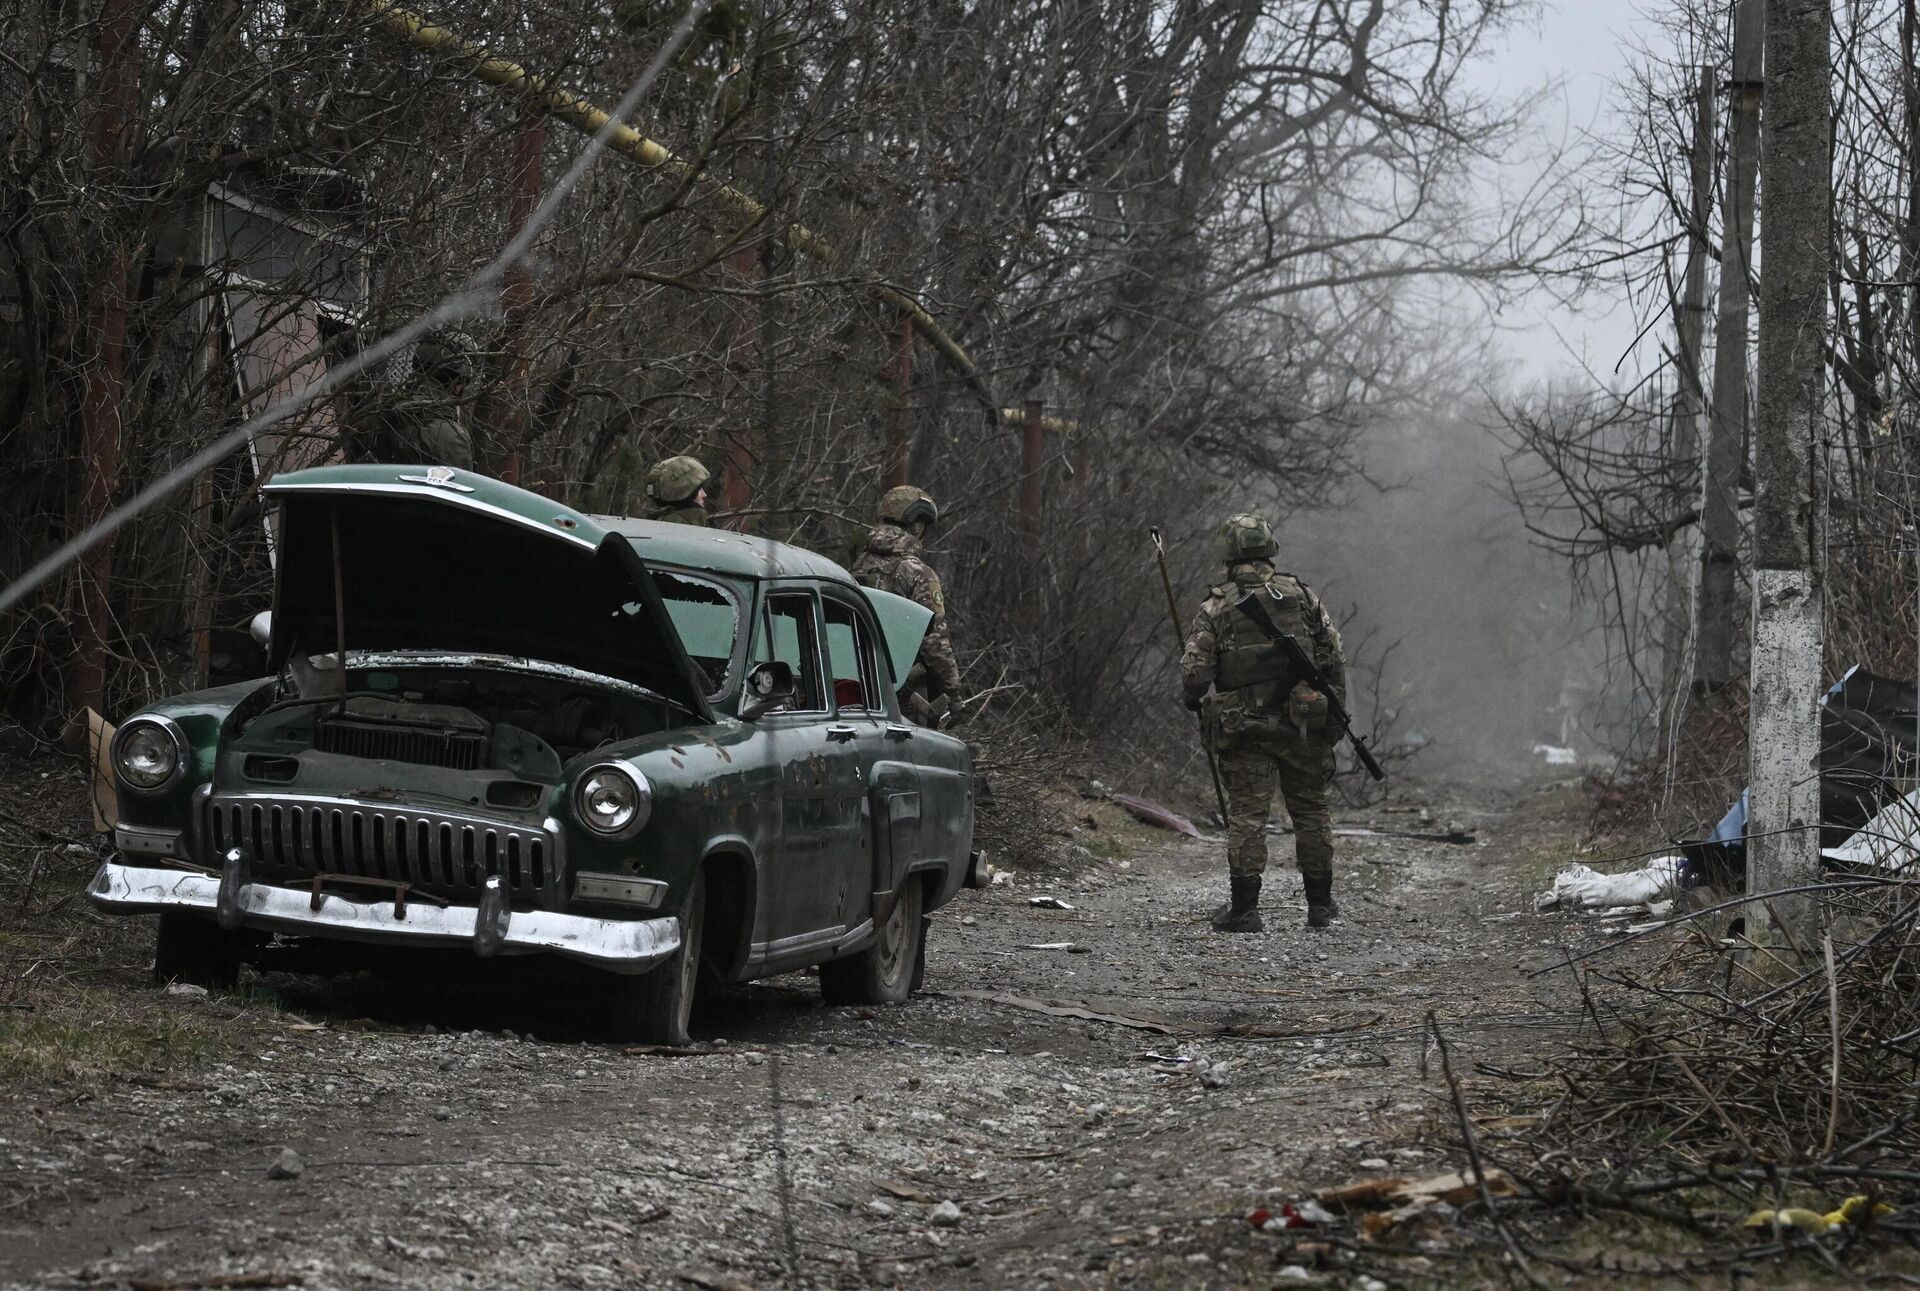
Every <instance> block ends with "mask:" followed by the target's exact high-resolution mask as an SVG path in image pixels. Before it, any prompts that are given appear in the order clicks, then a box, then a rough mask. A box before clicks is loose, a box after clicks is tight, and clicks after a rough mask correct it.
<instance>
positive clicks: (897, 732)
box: [887, 722, 913, 740]
mask: <svg viewBox="0 0 1920 1291" xmlns="http://www.w3.org/2000/svg"><path fill="white" fill-rule="evenodd" d="M887 738H888V739H890V740H910V739H912V738H913V728H912V727H911V726H898V725H895V724H894V723H892V722H888V723H887Z"/></svg>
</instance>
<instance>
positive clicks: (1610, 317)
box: [1479, 0, 1652, 380]
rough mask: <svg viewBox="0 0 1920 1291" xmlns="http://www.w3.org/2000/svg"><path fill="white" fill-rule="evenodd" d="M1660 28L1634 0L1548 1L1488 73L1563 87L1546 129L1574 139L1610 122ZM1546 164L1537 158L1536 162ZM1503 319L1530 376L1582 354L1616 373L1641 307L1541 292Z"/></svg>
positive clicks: (1505, 84)
mask: <svg viewBox="0 0 1920 1291" xmlns="http://www.w3.org/2000/svg"><path fill="white" fill-rule="evenodd" d="M1651 34H1652V33H1651V31H1650V30H1649V25H1648V24H1647V23H1646V22H1645V20H1644V19H1642V18H1641V17H1640V7H1639V6H1638V5H1636V4H1634V3H1632V2H1631V0H1544V4H1543V7H1542V10H1541V12H1540V14H1539V15H1538V16H1537V17H1536V18H1535V19H1534V20H1533V21H1531V22H1530V23H1528V24H1526V25H1525V26H1524V27H1522V28H1521V29H1520V30H1518V31H1516V32H1515V33H1514V35H1513V38H1512V40H1511V41H1509V43H1508V46H1507V48H1506V50H1505V51H1504V52H1503V53H1502V54H1501V55H1500V56H1499V57H1497V58H1490V59H1488V60H1487V61H1486V62H1485V63H1484V64H1483V65H1482V66H1481V67H1480V69H1479V74H1480V76H1481V77H1483V78H1484V80H1485V83H1486V84H1487V85H1488V86H1490V87H1497V88H1505V89H1510V90H1514V91H1521V90H1526V89H1537V88H1539V87H1541V86H1543V85H1548V84H1552V85H1555V86H1556V87H1557V88H1556V90H1555V93H1554V95H1553V96H1552V98H1551V100H1550V105H1551V106H1549V107H1547V108H1545V109H1544V110H1543V111H1542V113H1541V116H1540V120H1539V127H1540V130H1541V132H1542V135H1543V138H1544V139H1545V140H1546V141H1548V142H1552V143H1572V142H1574V141H1576V140H1577V139H1578V137H1579V135H1580V133H1581V132H1582V131H1590V130H1597V131H1605V130H1606V129H1607V127H1608V121H1607V117H1606V113H1607V111H1608V110H1609V109H1610V107H1611V106H1612V103H1613V101H1614V98H1615V95H1614V93H1613V82H1614V81H1615V79H1616V78H1617V77H1618V76H1619V74H1620V72H1621V70H1622V68H1623V67H1624V66H1625V63H1626V59H1627V55H1628V52H1629V51H1630V49H1631V47H1632V45H1633V43H1634V41H1635V40H1636V38H1642V39H1644V38H1646V37H1648V36H1650V35H1651ZM1538 165H1539V162H1538V159H1535V160H1534V161H1533V162H1532V168H1533V169H1535V170H1537V169H1538ZM1527 169H1528V163H1527V162H1525V161H1519V162H1516V165H1515V170H1516V172H1517V173H1516V174H1515V175H1514V176H1512V177H1510V179H1509V182H1510V183H1512V182H1514V181H1516V180H1519V179H1522V178H1524V177H1525V175H1524V172H1525V171H1526V170H1527ZM1498 322H1499V324H1500V326H1501V344H1502V347H1503V348H1504V349H1505V351H1506V353H1507V354H1508V356H1509V357H1510V359H1511V360H1512V361H1513V363H1514V365H1515V368H1516V371H1515V374H1514V375H1515V376H1516V377H1517V378H1519V379H1522V380H1525V379H1542V378H1546V377H1549V376H1551V375H1553V374H1554V373H1555V372H1560V371H1569V370H1572V369H1574V368H1575V367H1576V365H1577V364H1578V363H1579V362H1580V360H1581V359H1584V360H1585V362H1586V363H1587V365H1589V366H1590V367H1591V368H1592V369H1593V370H1594V371H1596V372H1603V373H1610V372H1611V371H1612V370H1613V368H1614V365H1615V364H1616V363H1617V362H1618V361H1619V359H1620V356H1621V354H1622V352H1623V351H1624V350H1626V348H1627V347H1628V346H1629V345H1630V344H1631V343H1632V342H1633V337H1634V332H1635V325H1634V322H1633V319H1632V317H1631V311H1629V310H1628V309H1627V308H1626V307H1625V306H1624V305H1619V304H1617V303H1614V302H1612V301H1610V300H1609V299H1608V298H1606V296H1605V295H1604V294H1602V293H1597V294H1595V296H1594V297H1593V298H1592V299H1591V300H1589V301H1587V302H1585V304H1584V305H1583V306H1582V308H1580V309H1579V310H1577V311H1575V310H1569V309H1566V308H1563V307H1561V306H1560V305H1559V304H1558V303H1557V302H1555V301H1553V300H1552V299H1551V298H1549V297H1548V295H1547V294H1546V293H1538V294H1536V295H1535V296H1534V297H1532V298H1530V299H1529V300H1528V301H1527V302H1526V303H1525V304H1524V305H1523V306H1521V307H1520V308H1518V309H1515V310H1510V311H1508V312H1507V313H1506V314H1504V315H1503V316H1501V317H1500V318H1499V320H1498Z"/></svg>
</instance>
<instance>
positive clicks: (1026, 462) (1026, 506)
mask: <svg viewBox="0 0 1920 1291" xmlns="http://www.w3.org/2000/svg"><path fill="white" fill-rule="evenodd" d="M1045 412H1046V405H1045V404H1044V403H1042V402H1041V401H1040V400H1038V399H1029V400H1027V401H1026V404H1025V405H1024V407H1023V408H1022V411H1021V415H1020V536H1021V537H1022V538H1024V539H1025V540H1026V542H1027V544H1028V546H1029V548H1031V546H1032V544H1034V543H1036V542H1038V541H1039V540H1040V503H1041V493H1040V464H1041V463H1042V462H1043V461H1045V460H1046V452H1047V431H1046V425H1045Z"/></svg>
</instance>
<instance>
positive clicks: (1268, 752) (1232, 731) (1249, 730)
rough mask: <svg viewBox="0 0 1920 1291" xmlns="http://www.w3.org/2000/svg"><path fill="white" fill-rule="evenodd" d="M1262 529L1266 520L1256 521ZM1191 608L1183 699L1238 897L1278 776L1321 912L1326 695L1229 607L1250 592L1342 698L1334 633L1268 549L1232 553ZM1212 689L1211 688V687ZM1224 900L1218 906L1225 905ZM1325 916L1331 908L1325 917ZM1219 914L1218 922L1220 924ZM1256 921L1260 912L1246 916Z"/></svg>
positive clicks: (1253, 875)
mask: <svg viewBox="0 0 1920 1291" xmlns="http://www.w3.org/2000/svg"><path fill="white" fill-rule="evenodd" d="M1262 528H1264V523H1263V524H1262ZM1209 590H1210V595H1209V596H1208V598H1207V600H1206V603H1205V604H1203V605H1202V606H1201V607H1200V612H1199V614H1198V615H1196V616H1195V617H1194V621H1193V628H1192V630H1191V631H1190V632H1189V633H1188V635H1187V644H1186V650H1185V651H1184V653H1183V654H1182V655H1181V658H1180V678H1181V685H1182V689H1183V691H1184V693H1185V697H1186V701H1187V704H1188V706H1189V707H1195V708H1198V709H1199V711H1200V712H1201V713H1202V715H1203V716H1204V717H1205V719H1206V726H1207V731H1208V737H1209V739H1210V740H1211V741H1212V744H1213V747H1214V749H1215V751H1216V753H1217V754H1218V757H1219V765H1220V775H1221V778H1222V780H1223V781H1224V782H1225V786H1226V791H1227V804H1228V805H1227V813H1228V818H1227V869H1228V873H1229V875H1230V876H1231V879H1232V883H1233V887H1234V906H1235V907H1236V908H1239V909H1243V910H1248V911H1251V910H1253V909H1254V905H1255V903H1257V900H1258V895H1259V885H1260V877H1261V876H1262V875H1263V874H1264V873H1265V871H1266V867H1267V842H1266V828H1267V821H1268V818H1269V817H1270V815H1271V813H1272V808H1273V791H1274V788H1275V787H1276V785H1277V786H1278V788H1279V790H1280V793H1281V795H1282V796H1283V797H1284V798H1285V799H1286V804H1287V814H1288V815H1289V816H1291V817H1292V818H1293V828H1294V861H1295V863H1296V864H1297V865H1298V866H1299V868H1300V873H1301V876H1302V879H1303V880H1304V881H1305V883H1306V886H1307V897H1308V908H1309V921H1310V922H1313V923H1314V924H1315V926H1320V925H1321V924H1323V923H1324V922H1325V918H1319V919H1315V918H1314V913H1313V912H1314V908H1315V907H1316V906H1324V907H1326V908H1327V910H1328V911H1329V912H1331V911H1333V910H1334V909H1335V907H1334V906H1333V902H1332V881H1333V820H1332V816H1331V814H1330V811H1329V807H1328V801H1327V790H1328V786H1329V783H1330V781H1331V779H1332V776H1333V738H1334V732H1333V730H1332V729H1331V727H1330V725H1329V723H1328V720H1327V703H1326V699H1325V697H1324V696H1322V695H1319V694H1317V693H1316V692H1314V691H1312V690H1310V689H1309V688H1308V687H1307V686H1306V684H1305V683H1304V682H1297V681H1295V680H1294V679H1293V678H1291V677H1289V676H1288V675H1287V674H1288V671H1289V669H1288V665H1287V664H1285V663H1284V662H1282V661H1281V660H1279V659H1278V658H1277V657H1276V656H1275V654H1274V652H1273V650H1272V648H1271V644H1270V643H1269V641H1268V640H1267V637H1266V635H1265V634H1264V633H1262V632H1261V631H1260V629H1259V628H1258V627H1256V626H1255V625H1254V623H1253V621H1252V620H1251V619H1249V618H1247V617H1246V616H1245V615H1243V614H1241V613H1240V612H1239V611H1238V610H1236V609H1235V608H1234V603H1235V602H1236V601H1238V600H1239V599H1240V598H1241V597H1242V596H1244V595H1246V594H1247V593H1249V592H1252V593H1255V594H1256V595H1258V596H1259V597H1260V598H1261V599H1262V600H1263V601H1265V602H1266V606H1267V610H1268V613H1270V614H1271V615H1272V616H1273V619H1274V622H1275V623H1276V624H1277V625H1278V626H1279V628H1280V630H1281V631H1282V632H1286V633H1288V634H1289V635H1292V636H1293V637H1294V638H1295V639H1296V640H1298V641H1300V642H1301V644H1302V645H1305V646H1306V647H1307V648H1308V649H1309V650H1311V652H1312V654H1313V658H1314V663H1315V664H1316V665H1317V666H1318V667H1319V668H1320V671H1321V674H1322V675H1323V676H1324V677H1325V678H1326V679H1327V681H1328V683H1329V685H1330V688H1331V689H1332V690H1333V692H1334V696H1335V698H1337V699H1339V700H1340V701H1341V702H1342V703H1343V704H1344V703H1345V702H1346V694H1345V689H1346V683H1345V669H1346V661H1345V658H1344V657H1343V655H1342V654H1341V649H1340V634H1339V632H1338V630H1337V629H1335V627H1334V625H1333V621H1332V619H1331V618H1330V617H1329V616H1328V614H1327V612H1326V608H1325V607H1324V606H1323V605H1321V603H1320V598H1319V597H1317V596H1315V595H1314V594H1313V591H1312V589H1310V588H1309V587H1308V586H1307V585H1306V584H1305V583H1303V582H1301V581H1300V580H1299V579H1297V578H1295V577H1294V576H1293V575H1291V574H1286V573H1281V572H1279V571H1277V570H1275V569H1274V567H1273V564H1272V563H1271V561H1269V560H1267V559H1265V558H1255V559H1247V560H1236V561H1234V562H1232V563H1230V564H1228V566H1227V568H1226V579H1225V581H1223V582H1221V583H1219V584H1218V585H1216V586H1214V587H1213V588H1211V589H1209ZM1210 691H1211V692H1212V693H1209V692H1210ZM1225 910H1226V908H1225V907H1223V912H1224V911H1225ZM1328 917H1330V915H1329V916H1328ZM1220 918H1221V917H1220V916H1216V926H1221V924H1220ZM1254 920H1255V922H1254V927H1257V926H1258V925H1257V914H1256V915H1255V916H1254Z"/></svg>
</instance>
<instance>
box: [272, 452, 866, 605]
mask: <svg viewBox="0 0 1920 1291" xmlns="http://www.w3.org/2000/svg"><path fill="white" fill-rule="evenodd" d="M266 491H267V492H268V493H272V494H275V495H279V496H286V495H290V494H296V493H302V492H321V493H336V492H338V493H345V492H379V493H383V494H391V495H412V496H415V497H420V498H423V499H427V500H431V501H434V502H441V503H451V504H455V505H460V506H465V507H469V508H472V509H475V510H479V511H485V512H488V513H491V514H492V515H494V516H496V517H498V518H500V519H502V520H506V521H509V522H511V523H515V524H519V525H521V526H524V527H527V528H530V529H534V530H538V531H542V532H544V533H546V534H547V535H548V536H549V537H553V538H559V539H564V540H566V541H568V542H572V543H574V544H577V545H579V546H582V547H586V548H589V549H592V548H596V547H598V546H599V545H600V542H601V540H602V539H603V538H605V536H606V535H607V534H609V533H617V534H621V535H622V536H624V537H625V538H627V539H628V541H630V542H631V543H632V544H633V549H634V550H635V551H637V552H638V553H639V554H640V559H642V560H644V561H648V562H650V563H656V564H662V565H679V566H682V567H683V568H687V569H707V570H712V571H713V572H714V573H716V574H728V575H732V576H733V577H735V578H823V579H830V580H832V581H834V582H837V583H852V582H854V578H853V575H851V574H849V573H848V572H847V571H846V569H845V568H843V567H842V566H840V565H839V564H836V563H835V562H834V561H831V560H829V559H827V558H826V557H825V556H822V555H820V554H819V553H817V552H811V551H808V550H807V549H806V548H804V547H794V546H790V545H789V544H787V543H784V542H775V541H774V540H773V539H771V538H756V537H754V536H752V535H750V534H742V533H733V532H730V531H728V530H725V529H705V528H701V527H700V526H699V525H686V524H667V523H665V522H663V521H659V520H641V519H637V518H634V517H631V516H604V515H590V514H587V513H585V512H581V511H575V510H573V509H572V508H570V507H566V506H562V505H561V504H560V503H558V502H555V501H553V499H551V498H548V497H544V496H542V495H541V494H538V493H533V492H529V491H528V490H526V489H522V488H517V487H516V486H514V485H511V484H508V483H507V482H506V481H504V480H497V479H494V478H492V477H490V476H486V475H481V474H480V473H478V472H476V471H454V470H450V469H448V468H446V467H443V466H438V467H430V466H407V465H400V464H393V465H387V464H373V463H357V464H353V465H336V466H316V467H309V468H307V469H306V470H301V471H285V472H282V473H280V474H278V475H276V476H274V477H273V478H272V479H271V480H270V481H269V482H268V483H267V485H266Z"/></svg>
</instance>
